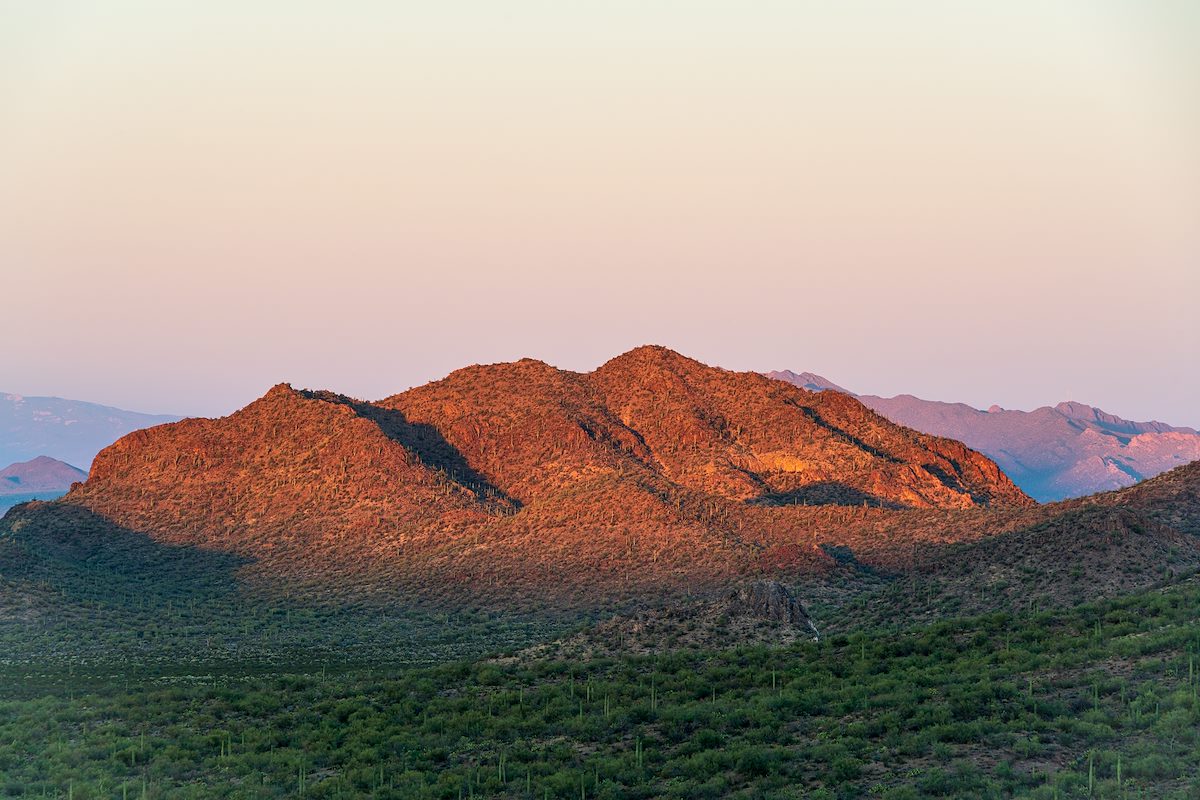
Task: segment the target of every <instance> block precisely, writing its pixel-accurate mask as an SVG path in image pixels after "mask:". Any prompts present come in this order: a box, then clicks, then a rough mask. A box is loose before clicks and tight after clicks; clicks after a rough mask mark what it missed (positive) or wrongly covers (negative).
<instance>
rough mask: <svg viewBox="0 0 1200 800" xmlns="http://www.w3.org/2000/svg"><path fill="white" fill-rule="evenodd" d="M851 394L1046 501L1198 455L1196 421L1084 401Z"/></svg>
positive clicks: (791, 378)
mask: <svg viewBox="0 0 1200 800" xmlns="http://www.w3.org/2000/svg"><path fill="white" fill-rule="evenodd" d="M767 376H768V377H771V378H776V379H778V380H782V381H786V382H787V383H791V384H793V385H795V386H800V387H802V388H805V389H808V390H809V391H822V390H826V389H832V390H835V391H839V392H847V393H848V394H853V392H848V391H847V390H846V389H843V388H842V387H840V386H838V385H837V384H835V383H833V382H832V381H830V380H828V379H826V378H823V377H821V376H820V375H815V374H813V373H811V372H804V373H795V372H792V371H790V370H783V371H779V372H769V373H767ZM854 396H855V397H857V398H858V399H859V400H861V401H862V402H863V403H864V404H865V405H867V406H869V407H870V408H872V409H873V410H875V411H876V412H878V413H879V414H882V415H883V416H885V417H887V418H888V419H890V420H891V421H892V422H895V423H898V424H900V425H905V426H907V427H909V428H914V429H916V430H919V431H922V432H924V433H929V434H933V435H935V436H947V437H950V438H952V439H957V440H959V441H960V442H963V443H964V444H966V445H968V446H969V447H972V448H974V449H976V450H978V451H980V452H981V453H984V454H986V455H987V456H989V457H990V458H992V459H993V460H995V462H996V463H997V464H999V465H1000V467H1001V468H1002V469H1003V470H1004V471H1005V473H1007V474H1008V476H1009V477H1010V478H1012V479H1013V481H1014V482H1015V483H1016V484H1017V485H1018V486H1020V487H1021V488H1022V489H1023V490H1024V491H1025V492H1026V494H1028V495H1030V496H1031V497H1033V498H1035V499H1037V500H1039V501H1042V502H1049V501H1054V500H1062V499H1065V498H1070V497H1082V496H1084V495H1088V494H1093V493H1095V492H1101V491H1107V490H1111V489H1120V488H1122V487H1125V486H1130V485H1132V484H1134V483H1137V482H1138V481H1140V480H1143V479H1145V478H1150V477H1153V476H1154V475H1158V474H1160V473H1162V472H1166V471H1167V470H1169V469H1173V468H1174V467H1178V466H1180V465H1182V464H1187V463H1189V462H1191V461H1195V460H1197V459H1200V433H1197V432H1196V431H1195V430H1194V429H1192V428H1185V427H1178V426H1173V425H1168V424H1166V423H1163V422H1131V421H1129V420H1126V419H1122V418H1121V417H1118V416H1115V415H1113V414H1109V413H1106V412H1104V411H1101V410H1100V409H1098V408H1095V407H1093V406H1089V405H1085V404H1083V403H1075V402H1066V403H1059V404H1058V405H1056V406H1053V407H1050V406H1046V407H1043V408H1039V409H1036V410H1034V411H1012V410H1006V409H1002V408H1000V407H998V406H992V407H991V408H989V409H988V410H986V411H982V410H980V409H977V408H972V407H971V406H968V405H965V404H963V403H943V402H938V401H934V400H922V399H921V398H919V397H913V396H912V395H908V394H902V395H897V396H896V397H877V396H874V395H857V394H855V395H854Z"/></svg>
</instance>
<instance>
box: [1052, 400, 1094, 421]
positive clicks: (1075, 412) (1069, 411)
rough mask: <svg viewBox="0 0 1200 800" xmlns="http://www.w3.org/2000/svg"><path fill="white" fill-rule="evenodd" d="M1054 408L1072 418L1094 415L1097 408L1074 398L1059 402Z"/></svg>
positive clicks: (1085, 417) (1084, 417)
mask: <svg viewBox="0 0 1200 800" xmlns="http://www.w3.org/2000/svg"><path fill="white" fill-rule="evenodd" d="M1054 410H1055V411H1057V412H1058V413H1060V414H1062V415H1063V416H1067V417H1071V418H1073V419H1087V418H1089V417H1094V416H1096V411H1097V409H1095V408H1092V407H1091V406H1089V405H1088V404H1087V403H1079V402H1076V401H1075V400H1067V401H1065V402H1062V403H1059V404H1058V405H1056V406H1055V407H1054Z"/></svg>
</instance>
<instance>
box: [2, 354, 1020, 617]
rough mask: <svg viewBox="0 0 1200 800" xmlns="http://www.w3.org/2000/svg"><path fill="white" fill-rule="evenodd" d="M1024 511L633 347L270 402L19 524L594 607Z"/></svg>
mask: <svg viewBox="0 0 1200 800" xmlns="http://www.w3.org/2000/svg"><path fill="white" fill-rule="evenodd" d="M1031 505H1032V502H1031V501H1030V500H1029V498H1027V497H1026V496H1025V495H1024V494H1022V493H1021V492H1020V490H1019V489H1017V488H1016V487H1015V486H1014V485H1013V484H1012V482H1011V481H1009V480H1008V478H1007V477H1006V476H1005V475H1004V474H1003V473H1002V472H1001V471H1000V470H999V469H998V468H997V467H996V465H995V464H994V463H992V462H991V461H989V460H988V459H987V458H985V457H983V456H981V455H979V454H978V453H976V452H974V451H972V450H969V449H968V448H966V447H964V446H963V445H961V444H959V443H958V442H953V441H950V440H946V439H939V438H936V437H932V436H928V435H924V434H919V433H916V432H914V431H911V430H908V429H906V428H902V427H899V426H897V425H895V424H893V423H890V422H888V421H887V420H885V419H883V418H882V417H879V416H878V415H876V414H874V413H873V412H871V411H870V410H869V409H867V408H866V407H864V406H863V405H862V404H861V403H859V402H858V401H856V400H854V399H853V398H850V397H847V396H845V395H841V394H836V393H823V394H819V395H818V394H813V393H810V392H806V391H803V390H800V389H797V388H795V387H791V386H787V385H785V384H783V383H780V382H778V381H772V380H769V379H767V378H765V377H763V376H761V375H757V374H754V373H733V372H728V371H725V370H721V369H717V368H713V367H707V366H705V365H703V364H700V363H698V362H696V361H693V360H691V359H687V358H684V357H683V356H680V355H679V354H677V353H674V352H671V351H669V350H666V349H664V348H659V347H644V348H639V349H637V350H634V351H631V352H630V353H627V354H625V355H623V356H620V357H618V358H616V359H613V360H612V361H610V362H608V363H607V364H605V365H604V366H602V367H601V368H600V369H598V370H596V371H595V372H593V373H588V374H580V373H572V372H566V371H563V370H558V369H555V368H553V367H550V366H548V365H546V364H543V363H541V362H537V361H530V360H525V361H520V362H517V363H512V364H496V365H491V366H477V367H469V368H467V369H464V370H460V371H458V372H455V373H454V374H452V375H450V376H449V377H447V378H446V379H444V380H442V381H437V382H435V383H431V384H428V385H426V386H422V387H419V388H416V389H413V390H410V391H408V392H405V393H403V394H400V395H396V396H394V397H390V398H387V399H386V400H383V401H381V402H378V403H366V402H361V401H357V400H353V399H350V398H346V397H343V396H341V395H336V394H333V393H329V392H313V391H302V390H297V389H293V388H291V387H289V386H277V387H275V388H274V389H272V390H271V391H270V392H269V393H268V394H267V395H266V396H264V397H263V398H261V399H259V400H257V401H255V402H254V403H252V404H250V405H249V406H247V407H246V408H244V409H242V410H240V411H238V412H236V413H234V414H232V415H231V416H229V417H225V418H222V419H216V420H203V419H191V420H184V421H182V422H178V423H174V424H169V425H163V426H158V427H156V428H152V429H149V430H143V431H138V432H136V433H134V434H131V435H129V436H127V437H125V438H123V439H121V440H120V441H119V442H117V443H116V444H114V445H113V446H112V447H109V448H107V449H106V450H104V451H103V452H102V453H101V454H100V456H99V457H97V459H96V462H95V464H94V466H93V469H92V472H91V475H90V477H89V479H88V481H87V482H86V483H85V484H83V485H82V486H80V487H77V488H76V489H75V490H73V491H72V492H71V493H70V494H69V495H68V496H67V497H66V498H65V499H64V500H63V501H62V502H61V503H60V504H59V505H57V506H53V507H46V508H39V509H31V510H29V511H27V512H24V513H25V514H26V516H34V517H38V518H39V519H40V521H39V520H35V519H30V520H29V521H28V523H27V524H30V525H34V526H35V527H37V526H39V525H40V526H42V527H45V528H52V527H55V526H56V525H58V524H59V523H57V522H55V521H54V519H53V517H54V516H55V515H56V514H59V513H60V511H61V513H68V512H67V511H65V509H69V508H79V509H84V510H86V511H88V512H89V513H91V514H93V515H95V516H96V517H97V518H98V519H99V520H103V521H105V522H107V523H109V524H112V525H113V526H116V527H117V528H119V529H122V530H127V531H132V532H135V533H138V534H144V535H146V536H148V537H149V538H150V539H151V540H153V541H154V542H158V543H162V544H165V545H173V546H174V545H187V546H198V547H203V548H205V549H206V550H217V551H221V552H225V553H229V554H231V555H237V556H238V557H241V558H244V559H246V560H247V565H246V566H245V567H244V568H243V569H242V570H241V573H240V574H241V575H242V576H243V577H247V578H250V577H252V578H254V579H255V580H258V581H262V582H271V581H274V582H277V583H282V584H286V585H287V586H288V587H290V588H299V587H303V586H304V585H306V584H309V583H313V582H316V583H321V582H322V581H323V580H324V579H323V577H322V576H326V575H328V574H331V573H335V572H336V573H337V574H340V575H342V576H353V578H352V580H344V579H339V581H338V582H339V583H341V584H352V585H354V586H357V587H361V588H363V589H365V590H370V589H371V588H372V587H376V588H380V589H381V590H383V591H386V592H390V593H393V594H395V593H396V592H398V591H399V592H401V593H405V594H408V595H410V596H415V597H419V598H429V597H435V596H438V595H456V594H457V595H463V594H470V595H472V596H477V597H492V598H494V599H497V600H500V601H506V602H513V601H527V602H530V603H533V604H537V603H539V602H541V601H543V600H544V599H545V598H547V597H553V598H555V599H557V600H560V601H563V602H564V603H568V604H569V603H588V604H593V605H594V604H595V603H596V601H597V599H602V598H606V597H607V598H615V597H631V596H634V595H637V594H639V593H658V592H660V591H662V590H663V589H693V588H695V589H703V588H705V587H713V586H720V585H723V584H725V583H727V582H728V581H729V580H731V579H733V578H736V577H739V576H745V575H750V574H757V573H760V572H762V571H763V570H774V571H785V572H793V573H796V572H807V573H813V574H815V573H818V572H821V571H825V570H828V569H831V568H835V567H836V566H837V565H838V563H839V561H838V558H835V557H834V556H832V555H831V554H830V552H829V550H828V547H826V545H831V544H832V545H836V546H839V547H850V548H852V549H853V551H854V553H855V557H856V558H859V559H864V560H867V561H869V562H871V563H876V564H878V565H887V564H892V563H897V564H898V563H903V562H907V561H911V559H912V558H913V557H914V556H915V554H916V553H917V552H918V551H919V549H920V547H921V546H922V545H923V544H925V543H930V542H941V541H945V540H947V539H951V540H955V539H961V538H968V539H969V538H974V537H977V536H978V535H981V533H980V532H978V531H977V530H974V529H972V527H971V525H969V524H955V525H949V526H948V525H946V524H944V520H943V518H944V513H945V512H946V511H948V510H953V511H958V512H963V513H964V514H968V516H965V517H961V518H959V521H960V522H965V521H966V520H967V519H970V518H971V517H969V514H970V513H976V512H980V511H981V510H989V509H990V510H995V511H997V512H998V513H1001V514H1002V515H1003V514H1008V515H1010V516H1012V515H1019V514H1020V513H1021V512H1023V511H1025V510H1028V509H1029V508H1030V507H1031ZM68 515H69V513H68ZM1005 518H1006V519H1007V517H1005ZM62 524H65V525H67V526H69V525H70V524H71V523H70V520H69V519H68V520H65V521H64V522H63V523H62ZM324 582H325V583H326V584H328V583H329V581H328V580H324ZM515 587H521V589H522V591H521V592H519V593H514V592H513V591H512V590H513V589H514V588H515Z"/></svg>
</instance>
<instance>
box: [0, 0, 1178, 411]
mask: <svg viewBox="0 0 1200 800" xmlns="http://www.w3.org/2000/svg"><path fill="white" fill-rule="evenodd" d="M168 5H171V8H167V6H168ZM217 5H218V4H197V5H196V6H194V7H192V8H191V9H189V10H181V8H182V7H181V6H175V5H174V4H162V3H150V2H142V3H134V2H119V1H117V0H114V2H113V3H111V4H110V3H106V4H103V11H101V10H100V8H101V6H100V5H97V4H94V3H84V2H39V3H29V4H17V3H11V4H5V5H3V6H0V298H2V301H3V315H4V316H3V318H4V320H5V323H6V330H7V332H8V341H7V342H6V346H5V347H4V349H3V352H4V355H3V356H2V357H0V391H6V392H19V393H23V394H31V395H32V394H56V395H60V396H68V397H74V398H79V399H86V400H93V401H98V402H106V403H110V404H114V405H120V406H124V407H128V408H133V409H138V410H148V411H164V412H177V413H190V414H213V413H224V412H227V411H229V410H231V409H233V408H235V407H237V406H240V405H242V404H244V403H246V402H247V401H249V400H250V399H252V398H253V397H255V396H257V395H259V394H261V393H262V392H263V391H264V390H265V389H266V388H267V387H269V386H270V385H272V384H273V383H276V382H278V381H282V380H287V381H291V382H293V383H295V384H297V385H304V386H312V387H323V388H333V389H336V390H338V391H342V392H346V393H348V394H352V395H356V396H360V397H366V398H378V397H381V396H384V395H387V394H390V393H392V392H395V391H398V390H402V389H404V388H407V387H408V386H410V385H414V384H419V383H423V382H425V381H427V380H430V379H434V378H437V377H440V376H442V375H444V374H445V373H447V372H448V371H450V370H452V369H454V368H456V367H459V366H462V365H465V364H468V363H472V362H488V361H498V360H509V359H515V358H520V357H522V356H533V357H537V358H542V359H545V360H547V361H549V362H551V363H554V364H557V365H559V366H563V367H566V368H572V369H590V368H592V367H594V366H596V365H597V364H599V363H600V362H601V361H603V360H604V359H606V358H608V357H610V356H612V355H615V354H617V353H619V352H622V351H623V350H626V349H628V348H630V347H633V346H635V345H638V344H642V343H646V342H655V343H660V344H664V345H667V346H670V347H673V348H675V349H677V350H680V351H681V352H684V353H686V354H688V355H692V356H694V357H696V358H699V359H701V360H704V361H707V362H710V363H717V364H720V365H722V366H726V367H729V368H736V369H761V370H767V369H784V368H790V369H794V370H797V371H800V370H813V371H817V372H820V373H822V374H825V375H826V376H828V377H829V378H831V379H833V380H836V381H837V382H839V383H841V384H843V385H845V386H848V387H850V388H853V389H855V390H858V391H861V392H870V393H876V394H885V395H886V394H894V393H897V392H910V393H914V394H918V395H921V396H925V397H930V398H935V399H946V400H961V401H965V402H969V403H972V404H975V405H977V406H983V407H986V406H987V405H990V404H992V403H999V404H1000V405H1003V406H1006V407H1016V408H1030V407H1034V406H1037V405H1045V404H1052V403H1055V402H1057V401H1059V400H1064V399H1075V400H1080V401H1083V402H1089V403H1093V404H1097V405H1100V406H1102V407H1104V408H1105V409H1107V410H1109V411H1112V412H1115V413H1119V414H1122V415H1124V416H1128V417H1133V418H1138V419H1142V418H1160V419H1164V420H1166V421H1169V422H1174V423H1176V424H1191V425H1200V411H1197V409H1198V408H1200V370H1197V369H1196V366H1195V365H1196V362H1197V352H1198V350H1200V347H1198V345H1200V322H1198V319H1200V317H1198V315H1197V313H1196V310H1195V304H1196V298H1197V295H1198V290H1200V146H1198V145H1197V142H1200V55H1198V53H1200V51H1198V50H1197V49H1196V48H1195V42H1196V41H1200V5H1198V4H1194V3H1178V2H1169V1H1168V0H1162V1H1161V2H1160V1H1158V0H1140V1H1137V2H1135V0H1127V1H1125V2H1118V1H1117V0H1109V1H1106V2H1092V1H1090V0H1089V1H1087V2H1085V1H1084V0H1077V1H1071V0H1064V1H1063V2H1056V3H1042V2H1014V3H1005V4H999V3H950V2H938V3H924V4H916V5H913V4H897V3H886V4H885V3H867V2H856V1H855V0H851V1H850V2H846V3H836V4H834V3H803V2H787V3H784V2H778V3H771V2H767V3H761V4H759V3H755V4H746V3H734V2H695V3H686V4H685V3H666V2H649V3H646V2H641V3H633V2H629V3H624V2H608V3H594V4H593V3H548V2H514V3H504V4H495V3H487V4H485V3H457V2H447V3H437V4H430V3H422V4H415V3H414V4H405V3H393V4H383V3H380V4H366V5H364V6H362V7H361V10H360V12H359V13H356V14H353V15H351V14H349V13H347V12H345V11H337V10H336V9H335V5H332V4H316V3H311V4H309V3H287V4H283V3H267V2H259V3H246V4H240V3H239V4H236V5H223V4H221V5H220V9H224V10H219V9H218V8H217ZM235 7H236V8H237V9H238V10H237V11H236V12H234V11H233V9H234V8H235ZM501 9H503V10H501Z"/></svg>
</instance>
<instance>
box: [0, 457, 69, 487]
mask: <svg viewBox="0 0 1200 800" xmlns="http://www.w3.org/2000/svg"><path fill="white" fill-rule="evenodd" d="M86 479H87V473H86V472H84V471H83V470H81V469H78V468H77V467H72V466H71V465H70V464H66V463H64V462H62V461H59V460H57V459H54V458H50V457H49V456H38V457H37V458H35V459H33V460H31V461H22V462H19V463H17V464H9V465H8V466H7V467H5V468H4V469H0V495H9V494H31V493H35V492H51V493H53V492H58V493H63V492H66V491H67V490H68V489H70V488H71V484H72V483H76V482H78V481H83V480H86Z"/></svg>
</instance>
